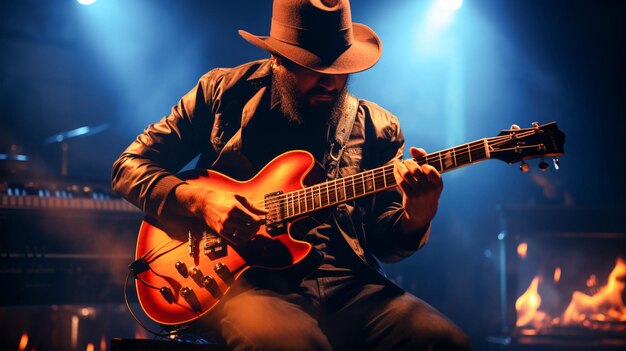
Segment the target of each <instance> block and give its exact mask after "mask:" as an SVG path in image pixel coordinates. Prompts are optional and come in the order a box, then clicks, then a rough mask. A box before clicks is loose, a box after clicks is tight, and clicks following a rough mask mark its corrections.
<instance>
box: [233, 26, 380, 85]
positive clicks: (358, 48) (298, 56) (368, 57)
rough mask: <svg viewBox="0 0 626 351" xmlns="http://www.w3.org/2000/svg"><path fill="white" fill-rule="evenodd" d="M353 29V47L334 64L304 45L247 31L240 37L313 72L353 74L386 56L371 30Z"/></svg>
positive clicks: (368, 28)
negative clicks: (383, 55) (383, 54)
mask: <svg viewBox="0 0 626 351" xmlns="http://www.w3.org/2000/svg"><path fill="white" fill-rule="evenodd" d="M352 28H353V29H352V31H353V35H354V40H353V41H352V45H350V47H349V48H348V49H347V50H345V51H344V52H342V53H341V54H339V55H338V56H337V57H336V58H334V59H333V60H332V61H328V60H324V59H323V58H322V57H320V56H318V55H316V54H315V53H313V52H311V51H309V50H307V49H305V48H302V47H300V46H297V45H293V44H289V43H285V42H282V41H280V40H276V39H274V38H272V37H269V36H257V35H254V34H251V33H248V32H246V31H244V30H239V35H241V36H242V37H243V38H244V39H245V40H247V41H248V42H249V43H251V44H252V45H255V46H257V47H259V48H261V49H264V50H267V51H269V52H270V53H273V54H277V55H280V56H283V57H285V58H287V59H288V60H290V61H293V62H295V63H296V64H298V65H300V66H302V67H305V68H308V69H310V70H312V71H316V72H320V73H326V74H349V73H356V72H361V71H365V70H366V69H369V68H371V67H372V66H374V65H375V64H376V62H378V60H379V59H380V56H381V55H382V43H381V42H380V39H379V38H378V36H377V35H376V33H375V32H374V31H373V30H372V29H371V28H370V27H368V26H366V25H364V24H360V23H353V24H352Z"/></svg>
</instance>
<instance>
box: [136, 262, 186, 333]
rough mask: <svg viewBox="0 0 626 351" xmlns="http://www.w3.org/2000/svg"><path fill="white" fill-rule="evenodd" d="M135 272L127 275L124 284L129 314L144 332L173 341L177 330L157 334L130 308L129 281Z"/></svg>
mask: <svg viewBox="0 0 626 351" xmlns="http://www.w3.org/2000/svg"><path fill="white" fill-rule="evenodd" d="M132 272H133V270H132V269H129V270H128V274H126V281H125V282H124V302H125V303H126V308H127V309H128V312H130V315H131V316H132V317H133V319H134V320H135V322H137V324H139V326H140V327H142V328H143V329H144V330H146V331H147V332H149V333H150V334H153V335H154V336H156V337H163V338H167V339H169V340H171V337H172V336H173V335H176V332H175V330H174V331H172V332H169V333H160V332H155V331H154V330H152V329H150V328H148V327H146V325H145V324H143V323H142V322H141V321H140V320H139V318H138V317H137V315H136V314H135V312H134V311H133V309H132V307H130V303H129V302H128V281H129V280H130V275H131V273H132Z"/></svg>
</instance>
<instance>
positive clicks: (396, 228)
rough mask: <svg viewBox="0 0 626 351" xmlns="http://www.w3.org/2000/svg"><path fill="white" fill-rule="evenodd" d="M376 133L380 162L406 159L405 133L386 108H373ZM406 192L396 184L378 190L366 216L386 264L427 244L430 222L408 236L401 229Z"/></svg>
mask: <svg viewBox="0 0 626 351" xmlns="http://www.w3.org/2000/svg"><path fill="white" fill-rule="evenodd" d="M368 112H369V113H370V114H371V119H372V123H373V126H374V128H373V129H374V131H375V133H376V143H377V144H376V149H377V150H376V153H377V157H376V158H377V159H378V161H379V164H380V165H381V166H382V165H387V164H393V163H394V162H395V160H402V159H403V155H404V154H403V149H404V136H403V135H402V131H401V130H400V125H399V123H398V120H397V118H396V117H395V116H393V115H391V114H390V113H389V112H386V111H377V110H376V109H369V111H368ZM403 214H404V209H403V208H402V193H401V192H400V190H399V189H398V188H397V187H396V188H393V189H391V190H387V191H384V192H381V193H378V194H377V195H376V197H375V198H374V205H373V207H372V211H371V213H368V214H367V215H366V217H365V221H364V225H365V233H366V236H367V242H368V246H369V247H370V249H371V250H372V252H373V253H374V255H376V257H377V258H378V259H379V260H381V261H382V262H384V263H392V262H397V261H399V260H402V259H403V258H406V257H408V256H410V255H412V254H413V253H414V252H415V251H416V250H418V249H419V248H421V247H422V246H424V245H425V244H426V241H427V240H428V235H429V232H430V224H429V225H427V226H425V227H423V228H421V229H420V230H418V231H417V232H415V233H413V234H411V235H406V234H403V233H402V232H401V228H400V225H401V219H402V216H403Z"/></svg>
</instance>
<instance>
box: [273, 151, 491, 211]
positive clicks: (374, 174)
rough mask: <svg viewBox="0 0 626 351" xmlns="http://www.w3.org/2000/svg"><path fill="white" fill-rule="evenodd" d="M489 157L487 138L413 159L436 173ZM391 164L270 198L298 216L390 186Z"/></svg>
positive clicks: (393, 184)
mask: <svg viewBox="0 0 626 351" xmlns="http://www.w3.org/2000/svg"><path fill="white" fill-rule="evenodd" d="M488 158H490V155H489V141H488V139H481V140H477V141H474V142H471V143H467V144H463V145H460V146H456V147H453V148H450V149H445V150H442V151H438V152H434V153H431V154H428V155H424V156H422V157H420V158H418V159H416V161H417V163H418V164H420V165H423V164H429V165H431V166H433V167H434V168H435V169H437V171H439V172H440V173H444V172H447V171H451V170H454V169H457V168H460V167H463V166H467V165H470V164H472V163H476V162H479V161H483V160H486V159H488ZM393 170H394V165H393V164H388V165H385V166H382V167H378V168H375V169H371V170H367V171H363V172H361V173H357V174H354V175H350V176H347V177H344V178H339V179H335V180H331V181H328V182H324V183H320V184H316V185H313V186H310V187H306V188H303V189H300V190H297V191H293V192H290V193H285V194H281V195H278V196H277V198H274V199H272V201H279V202H280V204H281V206H280V207H281V208H282V212H283V219H289V218H293V217H298V216H301V215H304V214H307V213H310V212H313V211H317V210H319V209H323V208H326V207H331V206H334V205H337V204H341V203H344V202H347V201H351V200H354V199H358V198H361V197H364V196H368V195H372V194H375V193H377V192H380V191H383V190H388V189H391V188H394V187H395V186H396V185H397V184H396V179H395V177H394V175H393Z"/></svg>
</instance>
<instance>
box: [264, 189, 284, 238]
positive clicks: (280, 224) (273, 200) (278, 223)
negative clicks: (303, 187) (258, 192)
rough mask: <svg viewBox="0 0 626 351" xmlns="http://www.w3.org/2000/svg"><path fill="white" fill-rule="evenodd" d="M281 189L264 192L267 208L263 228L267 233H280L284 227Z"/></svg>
mask: <svg viewBox="0 0 626 351" xmlns="http://www.w3.org/2000/svg"><path fill="white" fill-rule="evenodd" d="M282 194H283V192H282V191H280V190H279V191H276V192H273V193H269V194H265V197H264V200H265V208H266V209H267V210H268V214H267V216H265V229H266V230H267V232H268V233H269V234H282V233H285V232H286V228H285V221H284V218H285V206H284V204H283V202H282V201H283V200H282V197H281V196H280V195H282Z"/></svg>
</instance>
